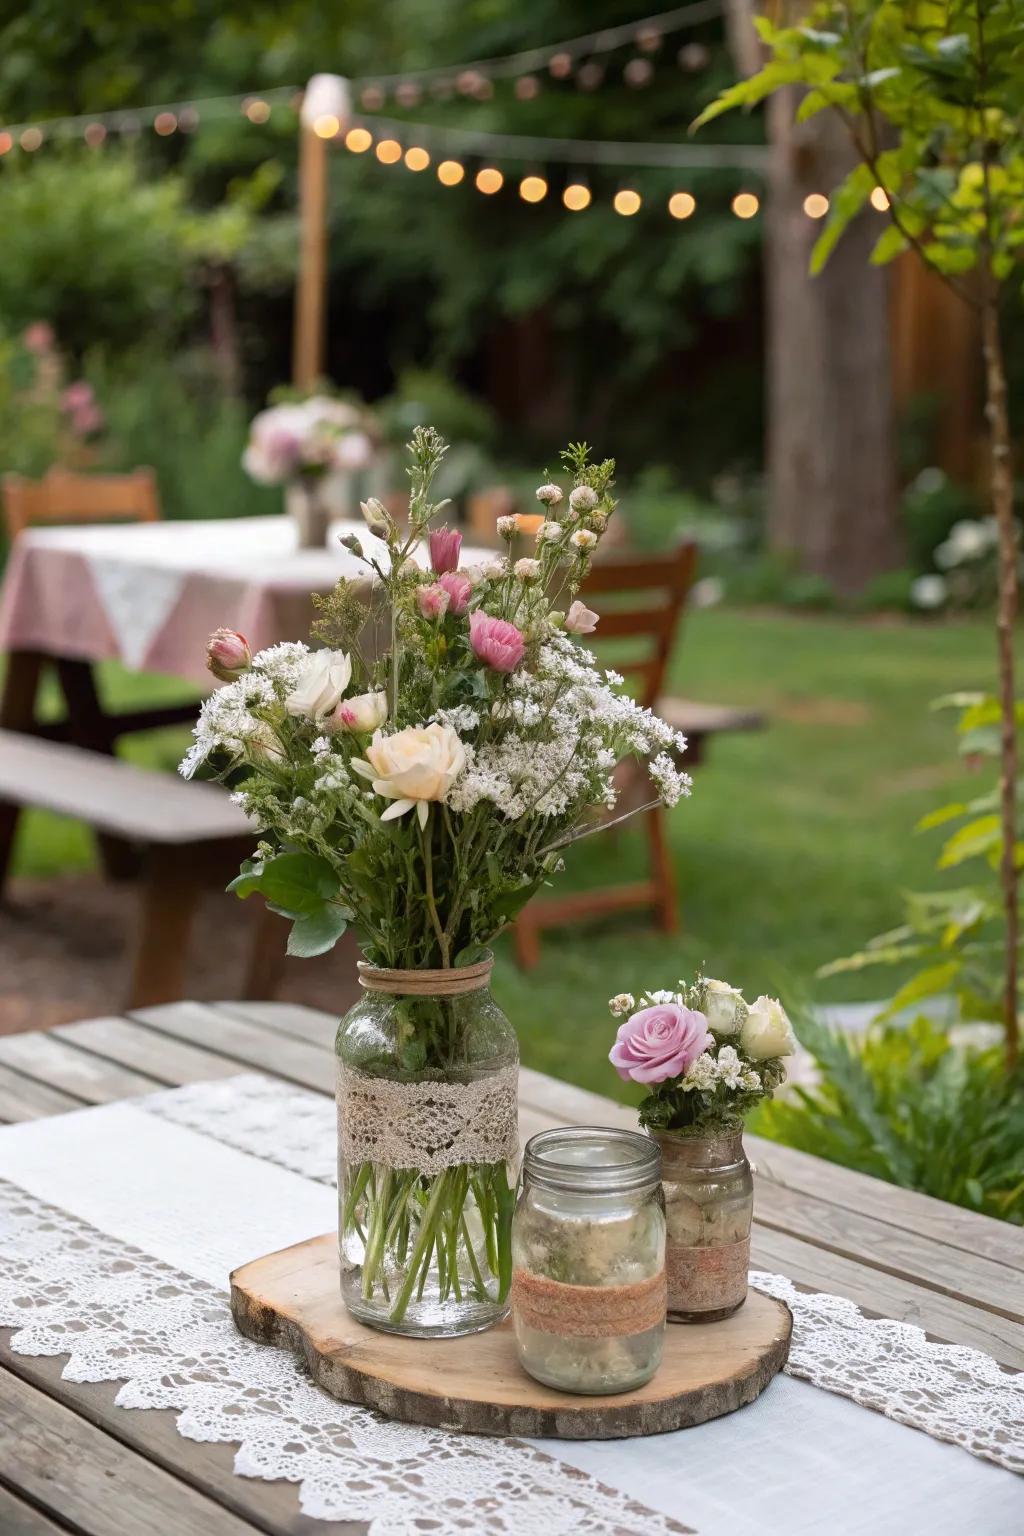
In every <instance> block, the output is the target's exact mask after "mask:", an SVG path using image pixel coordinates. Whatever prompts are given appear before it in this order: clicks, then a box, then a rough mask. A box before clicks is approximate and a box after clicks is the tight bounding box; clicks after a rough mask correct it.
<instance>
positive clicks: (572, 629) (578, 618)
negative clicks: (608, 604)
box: [565, 597, 598, 635]
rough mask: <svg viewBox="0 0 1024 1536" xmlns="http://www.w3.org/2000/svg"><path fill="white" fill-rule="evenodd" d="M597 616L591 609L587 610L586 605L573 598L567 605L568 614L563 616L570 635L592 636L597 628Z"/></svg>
mask: <svg viewBox="0 0 1024 1536" xmlns="http://www.w3.org/2000/svg"><path fill="white" fill-rule="evenodd" d="M597 621H598V615H597V614H596V613H595V612H594V610H593V608H588V607H587V605H586V603H581V602H580V600H579V598H578V597H577V598H574V599H573V601H572V602H571V603H570V604H569V612H568V613H567V614H566V616H565V627H566V629H567V630H568V632H569V634H570V635H592V634H593V633H594V630H595V629H596V628H597Z"/></svg>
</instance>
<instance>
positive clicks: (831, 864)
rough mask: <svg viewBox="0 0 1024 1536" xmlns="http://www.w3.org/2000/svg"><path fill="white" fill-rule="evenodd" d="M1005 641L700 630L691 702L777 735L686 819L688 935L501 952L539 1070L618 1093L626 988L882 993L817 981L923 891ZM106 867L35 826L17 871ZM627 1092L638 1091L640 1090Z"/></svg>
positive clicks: (157, 753) (724, 755)
mask: <svg viewBox="0 0 1024 1536" xmlns="http://www.w3.org/2000/svg"><path fill="white" fill-rule="evenodd" d="M993 677H994V641H993V638H992V634H991V630H990V628H989V626H988V625H987V624H986V623H985V622H983V621H980V620H979V621H961V622H957V623H948V624H910V623H904V622H895V621H894V622H874V621H866V620H862V621H853V620H849V619H840V618H831V617H820V618H819V617H814V618H811V617H803V616H795V615H786V614H777V613H763V614H762V613H757V612H738V611H734V610H726V609H716V610H713V611H710V612H704V613H698V614H695V615H694V616H693V618H692V619H691V620H690V621H689V622H688V624H687V626H686V632H685V635H684V638H683V642H682V644H681V646H680V648H679V651H678V654H677V657H676V660H675V664H674V666H673V675H672V685H673V688H674V689H675V691H677V692H680V693H685V694H686V695H688V696H690V697H694V698H702V699H709V700H714V701H716V702H723V703H742V704H753V705H757V706H758V707H759V708H761V709H763V710H764V711H765V712H766V713H767V714H768V716H769V717H770V726H769V729H768V730H766V731H764V732H762V733H759V734H756V735H755V734H750V735H742V736H736V737H733V738H725V739H722V740H721V741H718V742H715V743H713V744H712V747H711V750H710V753H709V756H708V761H707V763H706V765H705V766H704V767H702V768H701V769H699V770H698V771H697V774H696V782H695V786H694V792H693V797H692V799H691V800H689V801H686V802H684V803H683V804H682V805H680V807H679V808H678V809H677V810H676V811H675V812H674V813H673V814H672V818H671V837H672V846H673V851H674V855H675V860H676V867H677V870H678V877H679V888H680V896H681V907H682V913H683V922H682V927H681V930H680V932H679V933H678V934H677V935H674V936H666V935H664V934H660V933H657V932H654V931H652V930H651V928H650V927H649V926H648V925H647V924H646V922H645V920H644V919H643V918H642V917H641V916H639V915H636V916H630V915H627V916H624V917H621V918H616V919H609V920H607V921H605V922H604V923H602V924H600V925H596V926H588V927H586V928H575V929H571V930H566V931H564V932H562V933H559V934H552V935H550V936H545V939H544V944H543V951H542V960H541V964H540V966H539V968H538V969H537V970H536V971H534V972H533V973H532V974H530V975H529V976H524V975H522V974H520V973H519V972H518V971H517V970H516V968H515V966H514V964H513V963H512V960H511V954H510V950H509V948H508V945H507V942H506V941H504V940H503V941H501V943H500V944H499V956H498V970H497V976H496V991H497V995H498V997H499V999H500V1001H501V1002H502V1004H503V1005H504V1007H505V1008H506V1009H507V1011H508V1013H509V1015H510V1016H511V1018H512V1019H513V1022H514V1023H515V1025H516V1027H517V1029H518V1031H519V1035H520V1039H521V1041H522V1048H523V1059H524V1061H525V1062H526V1063H527V1064H528V1065H530V1066H533V1067H537V1068H540V1069H541V1070H544V1071H548V1072H552V1073H554V1074H556V1075H557V1076H559V1077H563V1078H566V1079H569V1080H571V1081H573V1082H576V1083H580V1084H582V1085H584V1086H586V1087H590V1088H594V1089H597V1090H599V1091H603V1092H606V1093H613V1092H616V1091H617V1089H618V1080H617V1079H616V1077H615V1075H614V1073H612V1071H611V1069H610V1068H609V1067H608V1065H607V1062H606V1060H605V1056H606V1052H607V1044H608V1041H609V1037H610V1032H611V1021H610V1019H609V1017H608V1014H607V1010H606V1008H605V1001H606V999H607V998H608V997H609V996H610V995H611V994H612V993H613V992H618V991H632V992H639V991H641V990H643V989H644V988H645V987H647V986H663V985H670V984H672V983H674V982H675V981H676V980H677V978H678V977H679V976H681V975H689V974H692V972H693V971H694V970H695V968H697V967H704V968H705V970H706V971H707V973H708V974H710V975H716V976H724V977H728V978H729V979H730V980H733V981H735V982H736V983H737V984H738V985H740V986H742V987H743V988H744V989H745V990H746V991H747V993H748V996H753V995H755V994H757V993H758V992H761V991H770V992H774V993H778V994H779V995H781V996H783V997H785V998H790V999H798V998H799V999H801V1000H806V999H808V998H810V997H814V998H817V999H822V1000H824V999H832V1000H838V999H842V998H856V997H862V998H863V997H879V996H882V995H883V994H884V992H885V990H886V988H887V987H888V988H890V989H891V987H892V985H893V980H894V978H893V976H892V974H891V973H888V972H884V971H878V972H871V971H868V972H866V973H864V974H862V975H857V976H851V977H845V978H841V979H837V980H834V981H832V982H830V983H828V984H827V985H826V984H825V983H819V982H816V981H815V979H814V973H815V970H816V968H817V967H818V966H819V965H821V964H823V963H824V962H825V961H828V960H831V959H834V958H835V957H836V956H838V955H843V954H846V953H849V952H850V951H852V950H854V949H856V948H858V947H860V945H861V944H862V942H863V941H864V940H865V939H866V938H868V937H869V936H870V935H871V934H873V933H876V932H878V931H880V930H882V929H883V928H885V927H888V926H890V925H892V924H893V923H895V922H896V921H898V920H899V916H900V904H899V891H900V888H901V887H903V888H915V887H924V886H926V885H927V884H929V883H932V882H933V881H934V879H935V877H934V875H933V872H932V865H933V862H934V857H935V852H936V849H937V846H938V843H939V840H940V836H941V833H938V832H936V833H930V834H926V835H924V836H915V835H914V834H913V832H912V828H913V825H914V823H915V821H916V820H917V818H918V817H919V816H920V815H921V814H922V813H923V812H924V811H925V810H927V809H929V808H930V807H931V806H933V805H935V804H938V803H941V802H942V801H943V800H945V799H947V798H948V799H952V798H954V797H955V796H956V795H957V793H958V792H959V789H960V788H962V787H963V785H964V775H963V772H962V770H961V768H960V766H959V764H958V761H957V758H956V754H955V750H954V744H953V734H952V718H951V716H950V715H948V714H935V713H932V712H930V711H929V703H930V701H931V700H932V699H934V698H935V697H937V696H938V695H940V694H942V693H945V692H948V691H950V690H953V689H960V688H990V687H991V686H992V683H993ZM101 681H102V684H103V687H104V691H105V694H106V696H107V698H108V699H109V700H110V702H111V703H113V704H119V705H122V706H124V705H126V704H128V703H129V702H131V701H135V700H139V699H141V698H145V699H150V700H153V699H155V698H159V699H161V700H163V701H169V700H170V699H173V698H180V697H182V696H187V689H185V690H183V689H182V686H181V685H180V684H175V683H173V682H170V681H168V680H167V679H149V678H140V677H138V676H132V675H130V674H127V673H125V672H124V671H122V670H121V669H119V668H117V667H114V666H108V667H105V668H104V669H103V670H102V678H101ZM183 740H184V738H183V736H182V735H181V733H176V732H164V733H161V734H160V735H159V736H156V735H154V736H152V737H150V738H148V739H146V740H138V741H136V742H134V743H132V745H131V749H130V750H131V755H132V756H133V758H134V759H135V760H137V761H142V762H147V763H150V764H160V765H163V766H171V765H172V764H173V763H174V761H175V760H176V757H177V755H178V753H179V749H180V747H181V745H182V742H183ZM90 859H91V851H90V843H89V839H88V836H87V835H86V833H85V832H84V830H82V829H80V828H77V827H75V826H73V825H70V824H68V823H66V822H60V821H58V820H57V819H55V818H51V817H49V816H43V815H38V814H33V815H31V816H29V817H27V818H26V820H25V823H24V827H23V832H22V836H21V837H20V839H19V846H18V851H17V866H16V867H17V871H18V872H20V873H23V874H28V873H32V874H37V875H38V874H45V873H50V872H53V871H55V870H58V869H62V868H67V867H69V866H82V865H84V864H86V863H88V862H89V861H90ZM641 867H642V845H641V841H640V839H639V837H638V836H637V835H636V834H635V833H632V832H629V833H626V834H624V835H622V836H619V837H617V838H614V839H613V838H612V837H609V836H599V837H594V838H592V839H589V840H588V841H587V842H585V843H584V844H582V845H581V847H580V848H579V849H577V850H576V852H575V854H574V855H573V857H572V861H571V864H570V869H569V872H568V873H567V875H566V876H565V877H564V878H565V880H566V882H567V883H571V884H577V885H585V884H592V883H597V882H602V881H605V880H616V881H618V880H622V879H626V878H629V876H630V874H631V873H634V872H639V871H640V869H641ZM627 1096H628V1094H627Z"/></svg>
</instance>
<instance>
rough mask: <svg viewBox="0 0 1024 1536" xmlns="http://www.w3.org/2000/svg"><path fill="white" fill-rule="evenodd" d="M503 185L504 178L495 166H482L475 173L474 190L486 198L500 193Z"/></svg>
mask: <svg viewBox="0 0 1024 1536" xmlns="http://www.w3.org/2000/svg"><path fill="white" fill-rule="evenodd" d="M504 185H505V178H504V176H503V175H502V174H501V172H500V171H499V170H498V168H497V167H496V166H493V165H485V166H482V167H481V168H480V170H479V171H477V173H476V189H477V191H478V192H483V193H485V194H486V195H487V196H488V197H490V196H491V195H492V193H494V192H500V191H501V189H502V187H503V186H504Z"/></svg>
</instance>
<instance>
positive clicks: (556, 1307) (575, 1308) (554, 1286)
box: [512, 1269, 666, 1339]
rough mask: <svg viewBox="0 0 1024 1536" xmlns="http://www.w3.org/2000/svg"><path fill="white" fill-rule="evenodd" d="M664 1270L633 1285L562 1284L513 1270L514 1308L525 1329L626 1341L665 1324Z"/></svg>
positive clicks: (525, 1271) (569, 1336)
mask: <svg viewBox="0 0 1024 1536" xmlns="http://www.w3.org/2000/svg"><path fill="white" fill-rule="evenodd" d="M665 1304H666V1287H665V1272H664V1270H662V1271H661V1272H660V1274H657V1275H652V1276H651V1278H650V1279H649V1280H640V1281H638V1282H637V1283H636V1284H635V1285H566V1284H565V1283H564V1282H563V1281H561V1280H549V1279H548V1278H547V1277H546V1276H544V1275H534V1274H531V1273H530V1271H529V1270H526V1269H517V1270H515V1271H514V1273H513V1275H512V1310H513V1312H514V1313H515V1315H516V1317H517V1318H519V1319H520V1320H521V1321H522V1322H523V1323H525V1324H526V1326H527V1327H528V1328H534V1329H536V1330H537V1332H538V1333H554V1334H558V1335H559V1337H561V1338H578V1339H625V1338H629V1337H631V1336H632V1335H633V1334H637V1333H646V1332H647V1330H648V1328H657V1327H660V1325H661V1324H662V1323H663V1322H664V1321H665Z"/></svg>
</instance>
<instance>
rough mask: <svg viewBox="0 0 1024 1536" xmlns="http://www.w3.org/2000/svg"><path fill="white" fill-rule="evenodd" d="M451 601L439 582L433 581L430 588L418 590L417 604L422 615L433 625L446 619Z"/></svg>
mask: <svg viewBox="0 0 1024 1536" xmlns="http://www.w3.org/2000/svg"><path fill="white" fill-rule="evenodd" d="M450 601H451V599H450V598H449V596H448V593H447V592H446V591H445V589H444V587H442V585H441V583H440V582H439V581H432V582H431V583H430V586H429V587H417V588H416V602H417V603H418V605H419V610H420V613H422V615H423V617H424V618H425V619H430V620H431V622H432V623H433V622H438V621H440V620H441V619H443V618H444V616H445V614H446V613H447V612H448V604H449V602H450Z"/></svg>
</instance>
